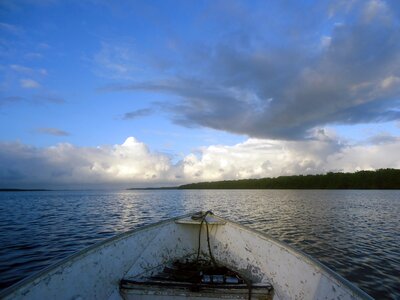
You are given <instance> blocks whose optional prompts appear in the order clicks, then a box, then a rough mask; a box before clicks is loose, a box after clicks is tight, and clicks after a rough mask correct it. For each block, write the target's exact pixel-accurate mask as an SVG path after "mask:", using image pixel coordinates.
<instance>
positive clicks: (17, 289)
mask: <svg viewBox="0 0 400 300" xmlns="http://www.w3.org/2000/svg"><path fill="white" fill-rule="evenodd" d="M202 226H203V227H202V228H203V230H202V235H201V243H200V245H201V247H200V248H201V249H200V251H201V254H202V255H203V256H207V255H208V253H209V250H208V245H207V238H206V228H205V224H203V225H202ZM199 227H200V225H199V222H195V221H191V219H190V217H189V215H187V216H183V217H178V218H174V219H170V220H167V221H163V222H160V223H157V224H153V225H150V226H146V227H142V228H140V229H137V230H133V231H130V232H127V233H124V234H121V235H118V236H116V237H114V238H111V239H109V240H106V241H104V242H102V243H100V244H98V245H94V246H92V247H90V248H88V249H86V250H84V251H81V252H79V253H77V254H75V255H73V256H72V257H70V258H68V259H65V260H63V261H61V262H60V263H58V264H57V265H55V266H52V267H50V268H48V269H46V270H43V271H42V272H40V273H39V274H37V275H35V276H33V277H31V278H28V279H26V280H24V281H22V282H20V283H18V284H16V285H15V286H13V287H11V288H9V289H7V290H5V291H4V292H3V293H2V294H0V298H4V299H123V297H127V295H124V294H123V293H121V291H120V281H121V279H122V278H134V277H137V276H140V275H142V274H145V273H149V272H152V271H154V272H155V271H156V270H159V269H160V267H162V266H164V265H166V264H168V263H170V262H172V261H175V260H178V259H182V258H185V257H186V258H190V257H195V256H196V254H197V252H198V238H199ZM209 229H210V245H211V250H212V254H213V256H214V258H215V260H216V261H217V263H218V264H221V265H225V266H227V267H229V268H231V269H233V270H235V271H237V272H238V273H240V274H242V275H243V276H244V277H245V278H247V279H248V280H250V281H251V282H252V283H254V284H272V286H273V290H274V291H273V298H274V299H371V298H370V297H369V296H368V295H367V294H366V293H364V292H363V291H361V290H360V289H358V288H356V287H355V286H353V285H352V284H350V283H349V282H348V281H347V280H345V279H343V278H342V277H340V276H339V275H337V274H336V273H334V272H333V271H331V270H329V269H328V268H327V267H325V266H323V265H322V264H320V263H318V262H316V261H315V260H313V259H312V258H310V257H308V256H307V255H305V254H303V253H301V252H299V251H297V250H294V249H293V248H291V247H289V246H288V245H286V244H283V243H281V242H279V241H277V240H275V239H272V238H270V237H268V236H266V235H265V234H263V233H260V232H257V231H254V230H251V229H249V228H246V227H244V226H242V225H239V224H237V223H233V222H230V221H227V220H225V219H222V218H219V217H212V218H211V219H209ZM145 296H146V295H144V294H143V295H142V298H140V297H139V295H136V296H135V297H134V299H148V297H149V295H147V296H146V297H147V298H146V297H145ZM150 296H151V295H150ZM153 296H154V297H155V295H153ZM182 297H185V295H182ZM175 298H178V296H177V295H176V297H175ZM163 299H164V298H163ZM165 299H167V298H165ZM197 299H198V298H197ZM203 299H206V298H203ZM207 299H208V298H207ZM209 299H212V298H209Z"/></svg>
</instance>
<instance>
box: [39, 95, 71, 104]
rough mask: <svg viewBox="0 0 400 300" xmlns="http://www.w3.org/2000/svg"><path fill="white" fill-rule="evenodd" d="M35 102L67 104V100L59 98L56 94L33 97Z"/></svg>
mask: <svg viewBox="0 0 400 300" xmlns="http://www.w3.org/2000/svg"><path fill="white" fill-rule="evenodd" d="M32 98H33V100H35V101H38V102H47V103H54V104H63V103H65V99H64V98H62V97H61V96H58V95H57V94H54V93H41V94H36V95H32Z"/></svg>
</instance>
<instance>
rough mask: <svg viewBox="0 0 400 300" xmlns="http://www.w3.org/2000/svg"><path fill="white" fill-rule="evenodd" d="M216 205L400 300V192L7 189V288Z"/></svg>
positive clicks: (1, 241) (377, 293) (0, 212)
mask: <svg viewBox="0 0 400 300" xmlns="http://www.w3.org/2000/svg"><path fill="white" fill-rule="evenodd" d="M209 209H211V210H213V211H214V213H216V214H219V215H221V216H223V217H227V218H229V219H231V220H234V221H238V222H240V223H242V224H244V225H247V226H249V227H252V228H254V229H257V230H261V231H264V232H266V233H267V234H269V235H270V236H273V237H275V238H277V239H279V240H281V241H284V242H287V243H288V244H290V245H292V246H294V247H296V248H298V249H300V250H302V251H304V252H305V253H307V254H309V255H311V256H313V257H314V258H316V259H318V260H320V261H321V262H322V263H324V264H325V265H327V266H328V267H330V268H331V269H333V270H334V271H336V272H338V273H339V274H341V275H342V276H344V277H346V278H347V279H349V280H350V281H352V282H353V283H355V284H356V285H358V286H359V287H361V288H362V289H363V290H365V291H366V292H367V293H369V294H370V295H371V296H373V297H375V298H377V299H381V298H393V299H400V191H358V190H355V191H323V190H312V191H311V190H199V191H174V190H169V191H67V192H65V191H63V192H19V193H12V192H5V193H0V245H1V246H0V288H5V287H7V286H10V285H11V284H13V283H15V282H17V281H19V280H21V279H23V278H25V277H26V276H29V275H31V274H33V273H35V272H37V271H38V270H40V269H42V268H44V267H46V266H48V265H50V264H52V263H54V262H56V261H58V260H60V259H62V258H64V257H66V256H68V255H71V254H72V253H74V252H76V251H78V250H81V249H83V248H85V247H87V246H89V245H91V244H93V243H96V242H98V241H101V240H104V239H106V238H108V237H111V236H113V235H115V234H117V233H120V232H124V231H126V230H129V229H133V228H137V227H140V226H143V225H146V224H150V223H153V222H156V221H160V220H164V219H168V218H170V217H173V216H178V215H181V214H184V213H188V212H193V211H197V210H209Z"/></svg>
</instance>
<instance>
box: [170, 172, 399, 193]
mask: <svg viewBox="0 0 400 300" xmlns="http://www.w3.org/2000/svg"><path fill="white" fill-rule="evenodd" d="M178 188H179V189H400V170H398V169H379V170H376V171H359V172H355V173H333V172H329V173H327V174H321V175H296V176H279V177H275V178H261V179H242V180H226V181H215V182H199V183H191V184H185V185H181V186H179V187H178Z"/></svg>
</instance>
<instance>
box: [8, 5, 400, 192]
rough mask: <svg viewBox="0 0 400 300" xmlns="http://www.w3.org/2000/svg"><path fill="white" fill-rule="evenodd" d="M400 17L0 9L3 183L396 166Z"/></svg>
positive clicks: (331, 8) (386, 9) (347, 11)
mask: <svg viewBox="0 0 400 300" xmlns="http://www.w3.org/2000/svg"><path fill="white" fill-rule="evenodd" d="M399 16H400V5H399V4H398V3H397V2H396V1H384V0H368V1H357V0H352V1H342V0H336V1H268V2H266V1H196V2H192V1H112V2H110V1H57V0H48V1H34V0H29V1H28V0H25V1H2V2H1V4H0V167H1V168H0V169H2V171H0V187H1V186H16V187H28V186H29V187H30V186H35V187H42V186H45V187H52V186H57V187H92V186H97V185H102V186H104V185H106V186H110V187H114V186H115V187H116V186H118V187H125V186H143V185H151V186H157V185H161V184H166V185H174V184H180V183H184V182H192V181H201V180H221V179H235V178H248V177H268V176H279V175H283V174H303V173H321V172H326V171H332V170H336V171H354V170H359V169H377V168H384V167H400V162H399V159H398V158H397V152H396V151H400V148H399V144H400V142H399V132H400V125H399V119H400V109H399V108H400V99H399V95H400V54H399V53H400V30H399V29H400V25H399ZM360 151H361V152H362V153H363V154H364V155H356V153H360ZM389 152H390V153H389ZM71 166H73V167H71ZM38 170H43V172H42V174H40V176H39V175H38V174H37V171H38ZM147 171H148V172H147ZM146 172H147V173H146Z"/></svg>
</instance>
